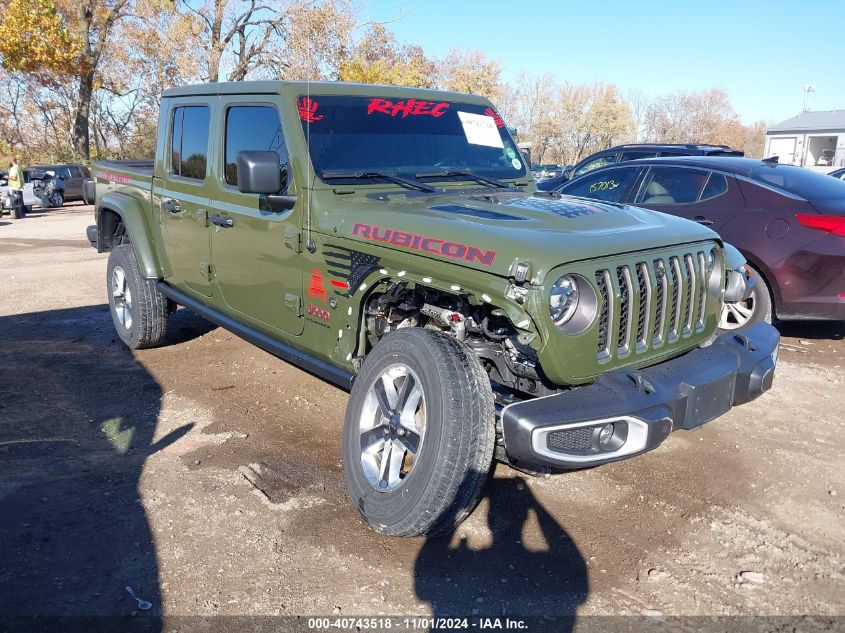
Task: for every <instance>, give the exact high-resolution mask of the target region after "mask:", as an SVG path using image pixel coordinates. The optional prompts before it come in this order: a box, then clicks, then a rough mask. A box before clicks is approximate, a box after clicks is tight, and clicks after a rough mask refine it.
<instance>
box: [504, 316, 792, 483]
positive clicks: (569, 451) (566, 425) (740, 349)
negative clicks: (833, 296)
mask: <svg viewBox="0 0 845 633" xmlns="http://www.w3.org/2000/svg"><path fill="white" fill-rule="evenodd" d="M779 340H780V335H779V334H778V331H777V330H776V329H775V328H773V327H772V326H771V325H769V324H767V323H758V324H757V325H754V326H753V327H751V328H750V329H749V330H747V331H746V332H744V333H743V334H725V335H722V336H719V337H718V338H716V340H715V341H714V342H713V344H712V345H709V346H707V347H703V348H698V349H695V350H693V351H691V352H689V353H687V354H685V355H683V356H680V357H678V358H675V359H673V360H670V361H667V362H665V363H661V364H659V365H655V366H653V367H649V368H647V369H641V370H637V369H620V370H616V371H613V372H609V373H607V374H604V375H603V376H601V377H600V378H599V379H598V380H596V382H594V383H593V384H591V385H587V386H584V387H576V388H574V389H572V390H570V391H566V392H564V393H560V394H556V395H553V396H546V397H542V398H536V399H534V400H526V401H523V402H518V403H514V404H510V405H508V406H506V407H505V408H504V409H503V410H502V412H501V419H502V430H503V434H504V442H505V448H506V450H507V453H508V456H509V458H510V459H511V460H513V461H514V462H516V463H517V464H523V465H530V466H540V467H551V468H581V467H584V466H594V465H598V464H604V463H607V462H613V461H618V460H620V459H626V458H629V457H633V456H634V455H639V454H641V453H645V452H646V451H649V450H651V449H653V448H656V447H657V446H659V445H660V444H661V442H663V440H665V439H666V437H668V435H669V433H671V432H672V431H674V430H677V429H687V430H689V429H693V428H696V427H698V426H701V425H702V424H705V423H707V422H710V421H711V420H714V419H716V418H717V417H719V416H721V415H722V414H724V413H726V412H727V411H728V410H729V409H730V408H731V407H732V406H736V405H740V404H745V403H746V402H750V401H751V400H754V399H755V398H757V397H758V396H760V395H761V394H762V393H763V392H765V391H768V390H769V389H770V388H771V386H772V378H773V375H774V370H775V365H776V363H777V351H778V342H779ZM609 425H612V426H609ZM608 428H609V429H610V431H609V432H608ZM602 429H604V430H605V433H604V434H602ZM602 440H604V441H602Z"/></svg>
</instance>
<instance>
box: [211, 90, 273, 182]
mask: <svg viewBox="0 0 845 633" xmlns="http://www.w3.org/2000/svg"><path fill="white" fill-rule="evenodd" d="M225 143H226V153H225V165H224V168H223V176H224V178H225V180H226V184H229V185H234V186H237V184H238V169H237V157H238V152H242V151H245V150H262V151H272V152H276V153H277V154H278V155H279V168H280V169H281V168H282V167H283V166H284V165H286V164H287V162H288V151H287V147H286V145H285V136H284V133H283V132H282V123H281V121H280V120H279V113H278V111H277V110H276V108H275V107H274V106H253V105H250V106H232V107H230V108H229V109H228V110H227V112H226V141H225ZM286 184H287V183H282V189H284V188H285V186H286Z"/></svg>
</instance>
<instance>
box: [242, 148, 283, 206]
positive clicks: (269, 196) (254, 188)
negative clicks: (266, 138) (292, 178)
mask: <svg viewBox="0 0 845 633" xmlns="http://www.w3.org/2000/svg"><path fill="white" fill-rule="evenodd" d="M235 165H236V167H237V170H238V190H239V191H240V192H241V193H258V194H261V196H262V198H263V200H264V202H265V203H266V204H267V206H268V207H269V208H270V210H271V211H284V210H286V209H292V208H293V206H294V205H295V204H296V196H286V195H283V194H281V193H280V192H281V191H282V189H284V188H285V187H286V186H287V180H288V176H287V168H285V167H282V168H280V167H279V155H278V154H277V153H276V152H264V151H259V150H249V151H243V152H238V155H237V157H236V158H235Z"/></svg>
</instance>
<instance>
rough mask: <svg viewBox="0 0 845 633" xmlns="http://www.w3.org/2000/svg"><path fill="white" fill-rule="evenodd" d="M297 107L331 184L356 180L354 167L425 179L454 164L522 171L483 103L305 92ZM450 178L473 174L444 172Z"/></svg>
mask: <svg viewBox="0 0 845 633" xmlns="http://www.w3.org/2000/svg"><path fill="white" fill-rule="evenodd" d="M297 109H298V111H299V118H300V119H301V120H302V129H303V131H304V132H305V136H306V139H307V140H308V148H309V153H310V155H311V162H312V164H313V165H314V169H315V171H316V172H317V175H318V176H319V177H320V178H321V179H323V180H326V179H330V180H331V182H332V183H333V184H337V183H342V182H349V183H352V182H356V180H355V178H354V177H353V176H351V174H352V173H354V172H358V173H372V172H382V173H389V174H393V175H398V176H403V177H406V178H426V179H428V180H437V179H438V176H437V175H436V174H438V173H442V172H459V171H460V172H473V173H475V174H478V175H482V176H486V177H488V178H496V179H502V178H520V177H524V176H525V167H524V166H523V164H522V157H521V156H520V154H519V151H518V150H517V148H516V145H515V144H514V141H513V139H512V138H511V136H510V134H509V133H508V130H507V128H506V127H505V123H504V121H502V119H501V117H499V115H498V114H497V113H496V111H495V110H493V109H492V108H491V107H489V106H484V105H473V104H468V103H457V102H447V101H425V100H420V99H411V98H409V99H395V98H391V99H388V98H379V97H352V96H335V95H332V96H328V95H310V96H307V97H306V96H300V97H299V98H298V99H297ZM343 172H347V173H349V174H350V177H349V178H344V177H343V176H341V175H339V174H340V173H343ZM327 173H329V174H330V175H329V176H328V177H327V176H326V174H327ZM454 178H457V179H458V180H472V179H471V178H466V177H462V176H459V175H457V174H452V175H449V176H443V177H442V179H443V180H446V179H454Z"/></svg>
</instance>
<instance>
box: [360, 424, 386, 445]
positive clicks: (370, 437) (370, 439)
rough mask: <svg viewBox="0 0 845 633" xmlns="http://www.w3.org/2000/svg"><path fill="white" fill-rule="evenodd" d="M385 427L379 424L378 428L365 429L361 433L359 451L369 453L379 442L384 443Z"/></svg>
mask: <svg viewBox="0 0 845 633" xmlns="http://www.w3.org/2000/svg"><path fill="white" fill-rule="evenodd" d="M386 428H387V427H386V426H385V425H384V424H379V425H378V426H374V427H373V428H371V429H367V430H366V431H362V432H361V451H362V452H364V451H369V450H370V449H371V448H373V447H374V446H376V445H377V444H378V443H379V442H384V438H385V437H386V434H385V432H384V431H385V429H386Z"/></svg>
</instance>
